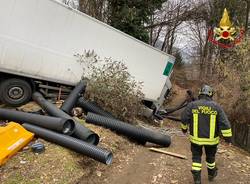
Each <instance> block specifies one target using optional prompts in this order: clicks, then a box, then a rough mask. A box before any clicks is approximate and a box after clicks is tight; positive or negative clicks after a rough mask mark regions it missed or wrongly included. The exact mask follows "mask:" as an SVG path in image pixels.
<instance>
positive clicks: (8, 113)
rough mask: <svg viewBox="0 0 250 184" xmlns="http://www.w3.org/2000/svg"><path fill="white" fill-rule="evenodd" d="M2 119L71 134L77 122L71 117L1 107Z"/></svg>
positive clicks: (0, 116)
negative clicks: (57, 116) (44, 114)
mask: <svg viewBox="0 0 250 184" xmlns="http://www.w3.org/2000/svg"><path fill="white" fill-rule="evenodd" d="M0 119H3V120H9V121H16V122H19V123H22V122H27V123H30V124H33V125H37V126H41V127H44V128H47V129H50V130H55V131H57V132H61V133H64V134H67V135H71V134H72V133H73V132H74V130H75V122H74V121H73V120H72V119H71V118H56V117H50V116H43V115H39V114H31V113H26V112H20V111H15V110H8V109H2V108H0Z"/></svg>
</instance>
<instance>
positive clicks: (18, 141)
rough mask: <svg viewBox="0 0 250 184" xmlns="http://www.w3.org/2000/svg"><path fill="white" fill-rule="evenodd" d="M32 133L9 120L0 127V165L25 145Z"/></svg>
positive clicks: (30, 138)
mask: <svg viewBox="0 0 250 184" xmlns="http://www.w3.org/2000/svg"><path fill="white" fill-rule="evenodd" d="M33 137H34V134H33V133H31V132H29V131H27V130H25V129H24V128H23V127H22V126H21V125H19V124H18V123H14V122H10V123H8V124H7V126H4V127H0V166H1V165H3V164H4V163H5V162H6V161H7V160H9V159H10V157H12V156H13V155H14V154H16V153H17V152H18V151H19V150H20V149H22V148H23V147H25V146H26V145H27V144H28V143H29V142H30V141H31V140H32V139H33Z"/></svg>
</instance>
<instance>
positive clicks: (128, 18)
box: [108, 0, 166, 42]
mask: <svg viewBox="0 0 250 184" xmlns="http://www.w3.org/2000/svg"><path fill="white" fill-rule="evenodd" d="M165 1H166V0H147V1H145V0H136V1H131V0H109V1H108V7H109V10H110V12H109V15H110V17H109V21H110V22H109V23H110V25H111V26H113V27H115V28H117V29H119V30H121V31H123V32H125V33H127V34H129V35H131V36H133V37H135V38H137V39H140V40H142V41H144V42H148V40H149V35H148V32H147V30H146V29H145V28H144V26H145V24H146V23H149V19H150V16H151V15H153V14H154V11H155V10H156V9H158V8H160V7H161V5H162V3H163V2H165Z"/></svg>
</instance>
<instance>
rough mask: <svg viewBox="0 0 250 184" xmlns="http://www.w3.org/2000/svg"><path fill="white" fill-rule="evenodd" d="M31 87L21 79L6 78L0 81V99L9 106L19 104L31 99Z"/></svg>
mask: <svg viewBox="0 0 250 184" xmlns="http://www.w3.org/2000/svg"><path fill="white" fill-rule="evenodd" d="M31 95H32V89H31V86H30V84H29V83H28V82H26V81H25V80H22V79H15V78H12V79H6V80H4V81H3V82H2V83H0V101H1V102H2V103H4V104H6V105H10V106H20V105H23V104H25V103H27V102H28V101H29V100H30V99H31Z"/></svg>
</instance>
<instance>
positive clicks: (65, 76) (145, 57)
mask: <svg viewBox="0 0 250 184" xmlns="http://www.w3.org/2000/svg"><path fill="white" fill-rule="evenodd" d="M0 4H1V6H0V78H1V82H0V100H1V101H2V102H4V103H7V104H10V105H20V104H23V103H25V102H27V101H28V100H29V99H30V96H31V93H32V91H33V90H35V88H47V89H55V88H54V87H55V86H61V85H65V86H74V85H75V84H76V83H77V82H79V80H80V79H81V76H82V73H83V71H82V67H81V66H80V64H79V63H78V62H77V59H76V57H75V56H74V55H75V54H77V53H83V51H84V50H94V51H95V53H97V55H98V56H100V57H101V58H104V57H111V58H113V59H114V60H119V61H123V62H124V63H125V64H126V65H127V66H128V71H129V72H130V74H131V75H132V76H134V77H135V79H136V80H137V81H143V83H144V86H143V92H144V94H145V97H146V98H145V102H146V104H149V105H148V106H152V105H153V106H155V107H156V108H157V109H158V108H159V107H160V106H161V104H162V102H163V100H164V98H165V97H166V95H167V93H168V91H169V90H170V88H171V83H170V81H169V77H170V75H171V73H172V68H173V64H174V57H173V56H171V55H168V54H166V53H164V52H161V51H159V50H157V49H156V48H153V47H151V46H149V45H147V44H145V43H143V42H141V41H139V40H137V39H135V38H133V37H131V36H129V35H127V34H125V33H123V32H121V31H119V30H117V29H114V28H113V27H111V26H109V25H107V24H104V23H102V22H100V21H98V20H96V19H94V18H92V17H90V16H88V15H86V14H84V13H81V12H79V11H77V10H74V9H72V8H70V7H68V6H66V5H64V4H62V3H59V2H57V1H55V0H23V1H20V0H19V1H17V0H7V1H6V0H0Z"/></svg>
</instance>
